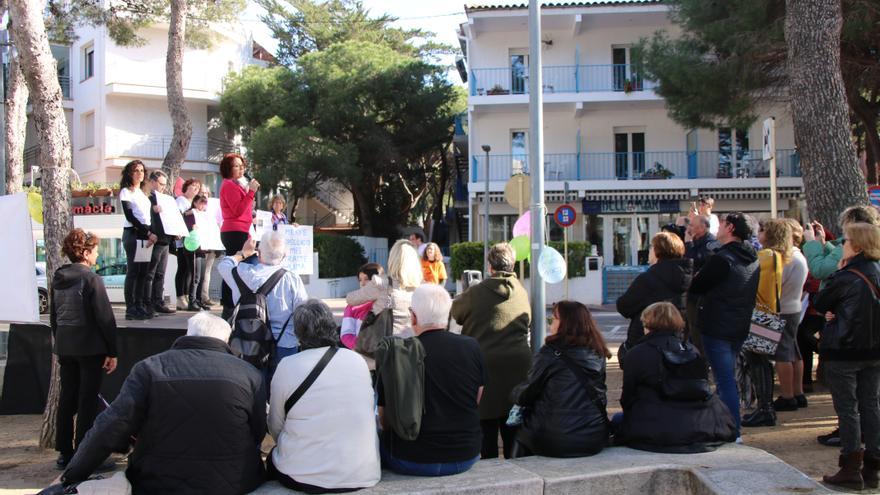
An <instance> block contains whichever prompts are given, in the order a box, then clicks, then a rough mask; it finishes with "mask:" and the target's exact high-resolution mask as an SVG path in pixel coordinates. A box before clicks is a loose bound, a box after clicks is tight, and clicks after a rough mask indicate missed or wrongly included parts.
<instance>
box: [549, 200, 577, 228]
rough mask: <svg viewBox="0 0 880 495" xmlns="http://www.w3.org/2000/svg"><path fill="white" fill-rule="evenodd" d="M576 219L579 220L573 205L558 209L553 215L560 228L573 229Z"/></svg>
mask: <svg viewBox="0 0 880 495" xmlns="http://www.w3.org/2000/svg"><path fill="white" fill-rule="evenodd" d="M575 218H577V213H576V212H575V210H574V208H573V207H572V206H571V205H562V206H560V207H559V208H556V212H555V213H554V214H553V219H554V220H556V223H558V224H559V226H560V227H571V226H572V225H574V220H575Z"/></svg>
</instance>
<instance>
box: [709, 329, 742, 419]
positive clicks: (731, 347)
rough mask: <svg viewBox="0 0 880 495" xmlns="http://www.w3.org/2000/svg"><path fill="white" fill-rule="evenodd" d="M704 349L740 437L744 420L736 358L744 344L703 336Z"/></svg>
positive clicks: (717, 386) (720, 393) (721, 396)
mask: <svg viewBox="0 0 880 495" xmlns="http://www.w3.org/2000/svg"><path fill="white" fill-rule="evenodd" d="M702 337H703V349H705V351H706V360H707V361H709V366H711V367H712V374H713V375H714V376H715V387H716V388H717V389H718V396H719V397H720V398H721V402H723V403H724V404H725V405H726V406H727V408H728V409H729V410H730V414H731V416H733V420H734V421H735V422H736V434H737V436H739V431H740V425H741V421H742V419H741V418H740V415H739V391H738V390H737V388H736V371H735V370H736V356H737V354H739V349H740V348H741V347H742V344H743V343H742V342H731V341H729V340H723V339H719V338H716V337H712V336H709V335H705V334H703V336H702Z"/></svg>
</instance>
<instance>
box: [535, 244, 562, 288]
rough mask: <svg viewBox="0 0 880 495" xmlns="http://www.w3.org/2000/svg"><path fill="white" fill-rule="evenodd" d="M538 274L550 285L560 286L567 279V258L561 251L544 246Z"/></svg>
mask: <svg viewBox="0 0 880 495" xmlns="http://www.w3.org/2000/svg"><path fill="white" fill-rule="evenodd" d="M538 273H540V274H541V277H542V278H543V279H544V281H545V282H547V283H548V284H558V283H559V282H562V281H563V280H564V279H565V274H566V269H565V258H563V257H562V255H561V254H559V251H557V250H555V249H553V248H552V247H550V246H544V248H543V249H542V250H541V259H540V260H539V261H538Z"/></svg>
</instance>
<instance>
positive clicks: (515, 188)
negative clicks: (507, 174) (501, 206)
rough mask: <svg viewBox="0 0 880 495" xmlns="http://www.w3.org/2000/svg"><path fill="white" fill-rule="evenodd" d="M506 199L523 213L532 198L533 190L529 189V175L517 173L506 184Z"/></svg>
mask: <svg viewBox="0 0 880 495" xmlns="http://www.w3.org/2000/svg"><path fill="white" fill-rule="evenodd" d="M504 200H505V201H507V204H509V205H510V206H512V207H513V208H516V209H517V211H519V212H520V214H522V210H523V209H525V207H526V206H528V204H529V201H531V200H532V191H531V189H529V177H528V176H527V175H523V174H516V175H514V176H513V177H511V178H510V179H509V180H508V181H507V184H505V185H504Z"/></svg>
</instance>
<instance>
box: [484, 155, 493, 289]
mask: <svg viewBox="0 0 880 495" xmlns="http://www.w3.org/2000/svg"><path fill="white" fill-rule="evenodd" d="M482 148H483V151H485V152H486V168H485V171H484V173H485V175H486V180H485V184H486V189H485V193H484V194H483V205H484V209H485V210H486V211H485V212H484V213H485V218H484V219H483V273H484V276H485V277H486V278H488V277H489V152H490V151H492V147H491V146H489V145H488V144H484V145H483V146H482Z"/></svg>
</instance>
